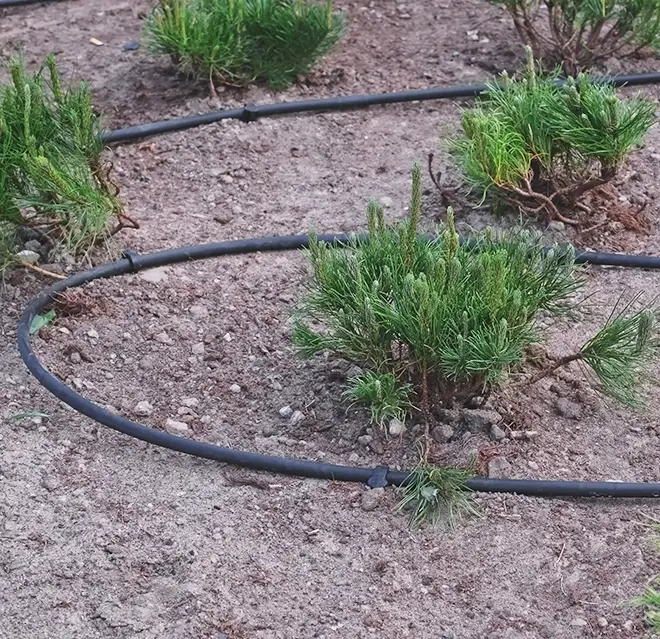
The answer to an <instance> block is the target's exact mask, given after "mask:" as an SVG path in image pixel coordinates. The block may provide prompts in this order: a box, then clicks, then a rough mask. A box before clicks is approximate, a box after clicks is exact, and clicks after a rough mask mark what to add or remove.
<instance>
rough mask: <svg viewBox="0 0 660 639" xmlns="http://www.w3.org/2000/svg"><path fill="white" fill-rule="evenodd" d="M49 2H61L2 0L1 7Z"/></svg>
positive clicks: (53, 0) (54, 0)
mask: <svg viewBox="0 0 660 639" xmlns="http://www.w3.org/2000/svg"><path fill="white" fill-rule="evenodd" d="M49 2H60V0H0V9H3V8H4V7H19V6H20V5H23V4H37V3H39V4H47V3H49Z"/></svg>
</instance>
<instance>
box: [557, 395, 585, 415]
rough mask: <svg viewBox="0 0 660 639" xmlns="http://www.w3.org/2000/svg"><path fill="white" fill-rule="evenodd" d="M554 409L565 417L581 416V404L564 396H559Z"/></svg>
mask: <svg viewBox="0 0 660 639" xmlns="http://www.w3.org/2000/svg"><path fill="white" fill-rule="evenodd" d="M555 409H556V410H557V413H559V414H560V415H561V416H562V417H566V418H567V419H580V417H582V408H581V406H580V405H579V404H576V403H575V402H572V401H571V400H570V399H566V398H564V397H560V398H559V399H558V400H557V401H556V402H555Z"/></svg>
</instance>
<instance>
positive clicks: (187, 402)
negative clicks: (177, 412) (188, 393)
mask: <svg viewBox="0 0 660 639" xmlns="http://www.w3.org/2000/svg"><path fill="white" fill-rule="evenodd" d="M181 403H182V404H183V405H184V406H187V407H188V408H195V406H199V400H198V399H197V398H196V397H186V399H184V400H183V401H182V402H181Z"/></svg>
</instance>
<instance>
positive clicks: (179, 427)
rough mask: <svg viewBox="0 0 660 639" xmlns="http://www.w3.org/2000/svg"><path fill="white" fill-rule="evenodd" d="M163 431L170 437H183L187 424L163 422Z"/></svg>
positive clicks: (173, 420) (172, 420)
mask: <svg viewBox="0 0 660 639" xmlns="http://www.w3.org/2000/svg"><path fill="white" fill-rule="evenodd" d="M165 430H166V431H167V432H168V433H170V434H171V435H184V434H185V433H187V432H188V430H189V428H188V424H185V423H184V422H177V421H176V420H175V419H168V420H167V421H166V422H165Z"/></svg>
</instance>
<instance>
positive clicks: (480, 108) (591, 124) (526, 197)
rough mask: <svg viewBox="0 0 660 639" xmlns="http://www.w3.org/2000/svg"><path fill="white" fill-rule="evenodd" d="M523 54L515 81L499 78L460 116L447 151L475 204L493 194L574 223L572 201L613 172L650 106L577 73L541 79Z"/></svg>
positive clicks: (635, 140)
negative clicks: (522, 64)
mask: <svg viewBox="0 0 660 639" xmlns="http://www.w3.org/2000/svg"><path fill="white" fill-rule="evenodd" d="M528 55H529V58H528V64H527V68H526V70H525V72H524V73H523V74H522V76H520V77H518V78H508V77H507V76H506V75H505V76H504V77H503V84H502V85H497V86H495V85H491V86H490V87H489V91H488V92H487V94H486V96H485V97H483V98H481V99H478V100H477V102H476V105H475V107H474V108H472V109H468V110H467V111H466V112H465V113H464V114H463V118H462V128H463V135H462V136H460V137H459V138H458V139H456V140H454V141H453V142H452V143H451V145H450V148H451V151H452V153H453V155H454V157H455V158H456V161H457V162H458V164H459V165H460V167H461V168H462V170H463V173H464V175H465V178H466V180H467V183H468V185H469V186H470V187H471V189H473V190H475V191H477V192H478V193H480V197H481V200H482V201H483V200H485V199H486V198H487V197H489V196H493V197H495V198H497V199H500V200H502V199H503V200H505V201H507V202H509V203H510V204H513V205H515V206H517V207H518V208H520V209H521V210H523V211H525V212H527V213H528V214H539V213H543V214H545V215H546V216H547V217H549V218H550V219H557V220H561V221H563V222H565V223H569V224H577V223H578V221H577V220H576V219H575V218H574V217H572V216H571V213H572V212H573V211H574V210H575V209H576V207H577V204H578V202H579V200H580V199H581V198H582V197H583V196H584V195H585V193H587V192H588V191H590V190H592V189H594V188H596V187H598V186H601V185H603V184H605V183H607V182H609V181H611V180H612V179H613V178H614V177H615V176H616V175H617V172H618V170H619V168H620V167H621V165H622V164H623V162H624V160H625V159H626V157H627V156H628V155H629V153H630V152H631V151H632V150H633V149H634V148H635V146H637V145H638V144H639V143H640V142H641V140H642V138H643V137H644V135H645V133H646V132H647V131H648V129H649V128H650V127H651V125H652V124H653V122H654V119H655V107H654V105H653V104H652V103H651V102H650V101H648V100H643V99H640V98H637V99H632V100H628V101H622V100H620V99H619V98H618V97H617V95H616V92H615V89H614V87H613V86H612V85H609V84H605V83H598V84H593V83H590V82H588V81H587V79H586V78H585V77H583V76H579V77H578V78H577V79H573V78H568V80H567V81H566V84H565V85H563V86H557V83H556V79H557V74H556V73H555V74H553V75H550V76H543V75H542V74H540V73H539V70H538V68H537V64H536V62H535V60H534V58H533V56H532V54H531V50H529V49H528ZM583 208H584V207H583Z"/></svg>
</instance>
